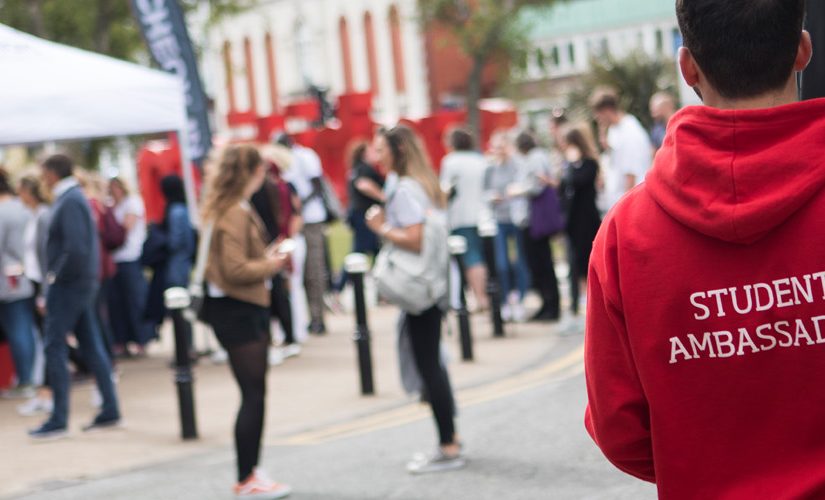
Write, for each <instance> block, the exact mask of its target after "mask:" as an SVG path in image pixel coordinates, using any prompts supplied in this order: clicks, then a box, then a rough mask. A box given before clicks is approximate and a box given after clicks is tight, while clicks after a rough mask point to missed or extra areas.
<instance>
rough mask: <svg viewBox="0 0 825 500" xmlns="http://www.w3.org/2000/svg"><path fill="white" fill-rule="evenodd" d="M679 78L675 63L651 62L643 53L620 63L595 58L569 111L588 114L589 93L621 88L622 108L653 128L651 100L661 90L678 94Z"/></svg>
mask: <svg viewBox="0 0 825 500" xmlns="http://www.w3.org/2000/svg"><path fill="white" fill-rule="evenodd" d="M677 78H678V75H677V72H676V64H675V63H674V61H673V60H671V59H667V58H663V59H651V58H650V57H649V56H647V55H646V54H645V53H644V52H634V53H632V54H630V55H629V56H627V57H625V58H624V59H619V60H617V59H615V58H614V57H613V56H610V55H607V56H604V57H600V58H594V59H592V60H591V69H590V72H589V73H587V74H586V75H584V77H583V78H582V83H581V85H580V86H579V87H578V90H576V91H574V92H573V93H572V94H570V97H569V98H570V109H571V111H573V113H574V114H580V115H584V116H587V115H589V110H588V107H587V100H588V98H589V97H590V94H592V92H593V90H594V89H596V88H597V87H599V86H604V85H607V86H611V87H614V88H616V89H618V91H619V95H620V96H621V100H622V102H621V105H622V108H623V109H625V110H626V111H627V112H628V113H630V114H632V115H634V116H636V117H637V118H639V120H640V121H641V122H642V124H643V125H644V126H645V127H650V126H651V125H652V123H653V119H652V118H651V117H650V110H649V107H648V103H649V102H650V98H651V97H652V96H653V94H655V93H656V92H659V91H661V90H665V91H669V92H670V93H672V94H673V95H678V94H677Z"/></svg>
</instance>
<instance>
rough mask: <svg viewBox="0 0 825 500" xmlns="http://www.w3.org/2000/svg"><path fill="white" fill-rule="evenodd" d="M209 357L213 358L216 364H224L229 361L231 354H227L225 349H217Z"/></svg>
mask: <svg viewBox="0 0 825 500" xmlns="http://www.w3.org/2000/svg"><path fill="white" fill-rule="evenodd" d="M209 359H211V360H212V362H213V363H215V364H216V365H222V364H224V363H226V362H227V361H229V354H227V353H226V351H224V350H223V349H217V350H216V351H215V352H213V353H212V356H210V357H209Z"/></svg>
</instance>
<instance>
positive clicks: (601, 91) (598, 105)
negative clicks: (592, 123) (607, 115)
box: [588, 86, 619, 111]
mask: <svg viewBox="0 0 825 500" xmlns="http://www.w3.org/2000/svg"><path fill="white" fill-rule="evenodd" d="M588 104H590V107H591V108H592V109H593V111H604V110H606V109H610V110H613V111H618V110H619V93H618V92H617V91H616V89H614V88H613V87H606V86H602V87H597V88H596V90H594V91H593V94H592V95H591V96H590V99H588Z"/></svg>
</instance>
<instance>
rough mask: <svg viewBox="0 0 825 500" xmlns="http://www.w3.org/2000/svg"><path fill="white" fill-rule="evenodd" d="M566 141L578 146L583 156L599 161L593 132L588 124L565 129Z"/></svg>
mask: <svg viewBox="0 0 825 500" xmlns="http://www.w3.org/2000/svg"><path fill="white" fill-rule="evenodd" d="M564 141H565V142H566V143H567V144H572V145H573V146H576V147H577V148H578V149H579V151H581V154H582V158H584V159H587V160H594V161H598V153H597V152H596V144H595V142H594V141H593V134H591V133H590V130H589V129H588V127H587V126H586V125H578V126H570V127H567V128H566V129H564Z"/></svg>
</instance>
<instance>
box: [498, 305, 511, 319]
mask: <svg viewBox="0 0 825 500" xmlns="http://www.w3.org/2000/svg"><path fill="white" fill-rule="evenodd" d="M501 319H502V320H503V321H510V320H511V319H513V312H512V310H511V309H510V306H509V305H508V304H504V305H502V306H501Z"/></svg>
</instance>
